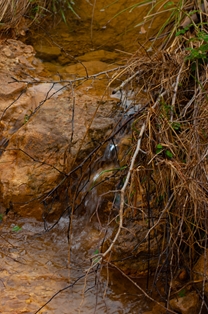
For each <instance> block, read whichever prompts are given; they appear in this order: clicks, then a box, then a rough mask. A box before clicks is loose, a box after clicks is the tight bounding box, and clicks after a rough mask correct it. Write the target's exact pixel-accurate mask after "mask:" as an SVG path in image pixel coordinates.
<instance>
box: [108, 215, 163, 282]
mask: <svg viewBox="0 0 208 314" xmlns="http://www.w3.org/2000/svg"><path fill="white" fill-rule="evenodd" d="M116 230H117V228H115V231H114V234H115V232H116ZM147 232H148V225H147V223H146V222H145V220H143V221H142V220H141V221H136V222H127V223H125V228H124V229H122V231H121V233H120V235H119V237H118V239H117V241H116V243H115V244H114V246H113V248H112V251H111V255H110V260H111V262H112V263H113V264H115V265H116V266H117V267H119V268H120V269H122V271H123V272H125V273H126V274H128V275H129V276H131V277H141V276H144V275H146V273H147V270H148V269H149V271H154V270H155V269H156V267H157V263H158V252H160V251H161V248H162V233H163V230H162V228H161V230H159V228H158V230H157V232H156V233H155V234H154V233H153V234H150V246H148V237H147V236H146V235H147ZM112 238H113V237H110V239H108V240H107V241H106V242H105V244H104V248H103V249H104V251H105V250H106V249H107V248H108V247H109V245H110V244H111V240H112ZM149 248H150V249H149ZM161 262H162V261H161Z"/></svg>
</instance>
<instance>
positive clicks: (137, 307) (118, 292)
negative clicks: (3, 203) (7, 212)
mask: <svg viewBox="0 0 208 314" xmlns="http://www.w3.org/2000/svg"><path fill="white" fill-rule="evenodd" d="M14 221H15V225H14ZM15 226H18V227H20V228H21V229H19V231H12V230H16V229H15ZM67 229H68V219H67V218H62V219H61V220H60V222H59V224H58V225H57V226H56V227H55V228H54V229H52V230H51V231H50V232H44V227H43V223H42V222H38V221H35V220H33V219H26V218H18V217H10V218H7V220H6V221H4V222H3V223H1V248H0V254H1V262H0V269H1V271H0V291H1V313H5V314H6V313H10V314H19V313H28V314H34V313H42V314H47V313H54V314H60V313H62V314H64V313H66V314H68V313H86V314H88V313H89V314H91V313H99V314H102V313H103V314H104V313H111V314H112V313H135V314H136V313H137V314H138V313H143V312H144V311H145V310H147V309H148V302H147V301H145V299H144V297H143V296H142V295H141V294H140V293H139V291H138V290H137V289H136V288H135V287H133V285H132V284H131V283H129V282H128V281H127V280H126V279H125V278H122V276H121V275H120V274H118V273H116V272H115V270H114V271H112V270H110V271H109V278H108V283H107V276H106V269H105V268H103V269H102V271H101V273H100V272H98V273H97V275H96V272H94V271H93V272H92V273H89V274H88V275H87V276H86V277H85V275H86V270H87V269H89V267H90V257H91V256H93V252H94V251H95V250H96V248H98V247H99V242H100V238H101V236H102V232H103V231H102V230H99V229H100V228H99V227H98V225H97V224H96V223H91V224H88V223H86V217H84V216H83V217H75V218H74V219H73V230H74V232H73V236H72V241H71V245H69V243H68V240H67ZM51 298H53V299H52V300H51V301H50V299H51ZM49 301H50V302H49ZM47 302H48V304H47V305H46V306H44V307H43V308H42V309H40V308H41V307H42V306H43V305H44V304H45V303H47Z"/></svg>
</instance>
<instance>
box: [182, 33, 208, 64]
mask: <svg viewBox="0 0 208 314" xmlns="http://www.w3.org/2000/svg"><path fill="white" fill-rule="evenodd" d="M190 41H192V42H194V43H195V44H196V47H195V48H192V47H188V48H186V50H187V51H189V52H190V54H189V55H188V56H187V57H186V60H190V61H196V60H200V61H207V60H208V59H207V51H208V34H207V33H205V32H204V31H199V32H198V33H197V34H196V37H194V38H192V39H191V40H190Z"/></svg>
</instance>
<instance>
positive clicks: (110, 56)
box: [76, 50, 119, 63]
mask: <svg viewBox="0 0 208 314" xmlns="http://www.w3.org/2000/svg"><path fill="white" fill-rule="evenodd" d="M118 57H119V54H118V53H116V52H111V51H106V50H96V51H91V52H88V53H85V54H84V55H82V56H79V57H77V58H76V59H77V60H80V61H92V60H93V61H103V62H109V63H111V62H115V61H117V60H118Z"/></svg>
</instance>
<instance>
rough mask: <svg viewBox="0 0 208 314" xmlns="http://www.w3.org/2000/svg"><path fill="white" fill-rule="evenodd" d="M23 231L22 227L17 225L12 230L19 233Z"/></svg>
mask: <svg viewBox="0 0 208 314" xmlns="http://www.w3.org/2000/svg"><path fill="white" fill-rule="evenodd" d="M21 229H22V228H21V227H20V226H18V225H16V226H14V227H13V228H12V231H14V232H18V231H20V230H21Z"/></svg>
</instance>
